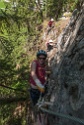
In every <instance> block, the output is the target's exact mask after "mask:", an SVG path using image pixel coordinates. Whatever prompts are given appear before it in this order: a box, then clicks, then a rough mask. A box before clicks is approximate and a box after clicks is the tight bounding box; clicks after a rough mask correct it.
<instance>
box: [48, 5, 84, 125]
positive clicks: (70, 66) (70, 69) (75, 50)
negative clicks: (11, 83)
mask: <svg viewBox="0 0 84 125" xmlns="http://www.w3.org/2000/svg"><path fill="white" fill-rule="evenodd" d="M56 46H57V48H56V54H55V55H54V58H53V60H51V62H50V64H51V67H52V75H51V80H50V84H51V86H52V85H53V87H52V88H53V89H52V90H53V91H52V92H51V93H50V94H51V99H50V100H51V101H53V106H52V107H50V109H51V110H52V111H54V112H58V113H62V114H65V115H69V116H74V117H78V118H80V119H84V3H83V4H82V7H81V10H80V11H78V10H75V11H74V12H73V14H72V17H71V19H70V22H69V24H68V25H67V27H66V28H65V29H64V31H63V32H62V34H61V35H60V36H59V37H58V41H57V45H56ZM49 120H50V125H56V124H57V125H65V124H66V125H67V124H68V125H80V123H79V122H76V121H73V120H70V119H65V118H62V117H58V116H52V115H49Z"/></svg>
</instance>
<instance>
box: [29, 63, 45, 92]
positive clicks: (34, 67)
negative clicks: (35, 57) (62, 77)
mask: <svg viewBox="0 0 84 125" xmlns="http://www.w3.org/2000/svg"><path fill="white" fill-rule="evenodd" d="M31 76H32V78H33V80H34V81H35V83H36V85H37V88H38V90H39V91H40V92H44V86H43V85H42V84H41V81H40V80H39V79H38V77H37V75H36V63H35V62H33V63H32V66H31Z"/></svg>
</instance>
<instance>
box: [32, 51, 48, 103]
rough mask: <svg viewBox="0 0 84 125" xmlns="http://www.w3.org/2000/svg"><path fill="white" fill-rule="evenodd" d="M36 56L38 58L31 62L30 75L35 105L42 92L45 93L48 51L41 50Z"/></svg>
mask: <svg viewBox="0 0 84 125" xmlns="http://www.w3.org/2000/svg"><path fill="white" fill-rule="evenodd" d="M36 57H37V59H36V60H34V61H33V62H32V64H31V76H30V96H31V100H32V103H33V105H36V103H37V102H38V99H39V97H40V95H41V93H42V96H44V94H45V84H46V67H47V66H46V58H47V53H46V52H45V51H44V50H39V51H38V52H37V54H36Z"/></svg>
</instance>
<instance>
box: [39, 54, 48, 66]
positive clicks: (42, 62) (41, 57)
mask: <svg viewBox="0 0 84 125" xmlns="http://www.w3.org/2000/svg"><path fill="white" fill-rule="evenodd" d="M45 60H46V57H45V56H43V55H40V56H39V57H38V61H39V63H40V64H41V65H43V64H44V63H45Z"/></svg>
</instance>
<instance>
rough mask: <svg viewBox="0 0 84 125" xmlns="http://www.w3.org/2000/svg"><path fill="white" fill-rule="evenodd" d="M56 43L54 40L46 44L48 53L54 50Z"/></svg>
mask: <svg viewBox="0 0 84 125" xmlns="http://www.w3.org/2000/svg"><path fill="white" fill-rule="evenodd" d="M53 46H54V43H53V40H52V39H50V40H49V41H47V42H46V48H47V52H49V51H50V50H52V49H53Z"/></svg>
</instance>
